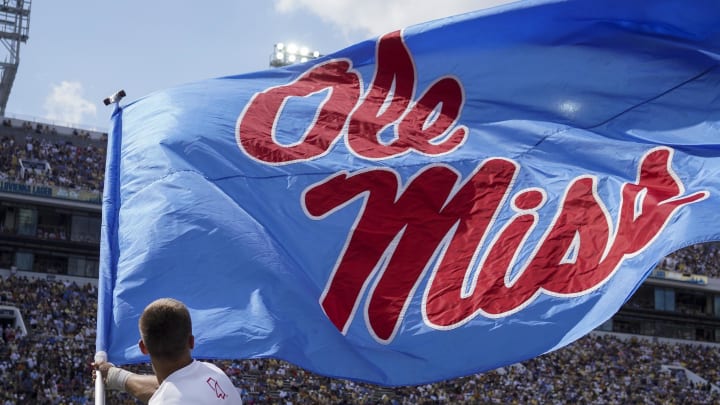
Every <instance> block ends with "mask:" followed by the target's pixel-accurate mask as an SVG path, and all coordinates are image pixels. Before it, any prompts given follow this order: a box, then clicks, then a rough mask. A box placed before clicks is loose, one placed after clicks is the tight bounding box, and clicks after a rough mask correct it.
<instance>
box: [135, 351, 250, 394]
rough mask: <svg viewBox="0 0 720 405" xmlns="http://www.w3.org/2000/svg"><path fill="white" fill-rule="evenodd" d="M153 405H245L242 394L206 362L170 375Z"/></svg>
mask: <svg viewBox="0 0 720 405" xmlns="http://www.w3.org/2000/svg"><path fill="white" fill-rule="evenodd" d="M148 404H149V405H190V404H192V405H204V404H208V405H210V404H223V405H236V404H238V405H239V404H242V400H241V399H240V393H239V392H238V390H237V389H236V388H235V386H234V385H233V384H232V382H231V381H230V378H228V376H227V375H226V374H225V373H224V372H223V371H222V370H220V369H219V368H218V367H217V366H215V365H214V364H210V363H205V362H202V361H197V360H193V362H192V363H190V364H188V365H187V366H185V367H183V368H181V369H180V370H177V371H175V372H174V373H172V374H170V375H169V376H168V377H167V378H166V379H165V381H163V382H162V384H160V387H158V389H157V391H155V394H153V396H152V397H151V398H150V402H148Z"/></svg>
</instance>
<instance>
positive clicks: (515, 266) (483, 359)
mask: <svg viewBox="0 0 720 405" xmlns="http://www.w3.org/2000/svg"><path fill="white" fill-rule="evenodd" d="M719 61H720V2H718V1H717V0H707V1H703V0H690V1H689V0H642V1H641V0H635V1H627V0H582V1H557V2H519V3H515V4H513V5H510V6H506V7H502V8H496V9H492V10H489V11H481V12H476V13H470V14H465V15H461V16H457V17H453V18H448V19H443V20H438V21H434V22H430V23H426V24H421V25H416V26H413V27H409V28H407V29H404V30H402V31H398V32H392V33H388V34H386V35H383V36H381V37H379V38H376V39H374V40H370V41H366V42H362V43H359V44H357V45H354V46H351V47H349V48H347V49H344V50H341V51H339V52H337V53H334V54H332V55H328V56H324V57H322V58H320V59H316V60H313V61H311V62H309V63H305V64H300V65H293V66H289V67H285V68H281V69H274V70H268V71H264V72H258V73H252V74H244V75H239V76H233V77H225V78H219V79H214V80H205V81H201V82H197V83H192V84H187V85H183V86H179V87H176V88H172V89H168V90H165V91H161V92H157V93H154V94H151V95H149V96H147V97H144V98H142V99H139V100H137V101H135V102H132V103H130V104H127V105H125V106H123V107H119V108H118V109H117V110H116V111H115V113H114V114H113V127H112V130H111V133H110V141H109V148H108V153H109V158H108V166H107V174H106V185H105V194H104V206H103V208H104V211H103V215H104V216H103V218H104V222H103V241H102V250H101V263H102V265H101V276H100V297H99V309H98V338H97V348H98V350H105V351H107V353H108V355H109V359H110V361H113V362H116V363H120V364H124V363H133V362H140V361H146V360H147V359H146V358H143V357H142V355H141V353H140V351H139V349H138V347H137V341H138V338H139V334H138V331H137V321H138V318H139V315H140V313H141V312H142V310H143V308H144V307H145V306H146V305H147V304H148V303H150V302H151V301H153V300H155V299H157V298H160V297H174V298H177V299H180V300H182V301H184V302H185V303H186V304H187V306H188V307H189V309H190V311H191V315H192V317H193V322H194V334H195V337H196V349H195V350H194V352H193V353H194V355H195V356H196V357H198V358H261V357H273V358H279V359H284V360H287V361H289V362H291V363H294V364H296V365H299V366H301V367H303V368H305V369H308V370H310V371H313V372H316V373H320V374H323V375H327V376H334V377H344V378H350V379H354V380H359V381H368V382H373V383H379V384H385V385H411V384H420V383H426V382H432V381H438V380H444V379H449V378H454V377H458V376H463V375H468V374H471V373H475V372H480V371H485V370H490V369H494V368H497V367H500V366H503V365H507V364H511V363H515V362H519V361H522V360H525V359H529V358H532V357H535V356H538V355H540V354H543V353H546V352H548V351H551V350H555V349H558V348H560V347H563V346H565V345H567V344H569V343H571V342H573V341H574V340H576V339H578V338H580V337H582V336H583V335H585V334H587V333H588V332H590V331H591V330H593V329H594V328H596V327H597V326H598V325H600V324H602V323H603V322H605V321H607V320H608V319H610V318H611V316H612V315H613V314H614V313H615V312H616V311H617V310H618V309H619V308H620V306H621V305H622V304H623V303H624V302H625V301H626V300H627V299H628V297H630V296H631V295H632V294H633V292H634V291H635V290H636V289H637V288H638V286H639V285H640V284H641V283H642V282H643V280H644V279H645V277H646V276H647V275H648V273H649V272H650V270H651V269H652V268H653V267H654V265H655V263H657V262H658V260H660V259H661V258H662V257H664V256H665V255H667V254H669V253H671V252H673V251H675V250H677V249H679V248H682V247H684V246H687V245H690V244H694V243H700V242H705V241H711V240H718V239H720V231H719V230H720V216H719V215H720V209H718V207H719V206H720V67H719Z"/></svg>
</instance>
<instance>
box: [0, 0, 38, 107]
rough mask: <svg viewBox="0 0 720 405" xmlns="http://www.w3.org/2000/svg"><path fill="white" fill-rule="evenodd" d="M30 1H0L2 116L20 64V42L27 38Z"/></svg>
mask: <svg viewBox="0 0 720 405" xmlns="http://www.w3.org/2000/svg"><path fill="white" fill-rule="evenodd" d="M30 3H31V1H30V0H2V2H0V42H2V44H3V47H2V48H4V49H5V51H6V53H5V58H4V61H3V62H0V68H2V73H0V75H1V76H2V77H1V78H0V116H3V117H4V116H5V107H6V106H7V102H8V99H9V98H10V90H12V86H13V82H14V81H15V74H17V69H18V65H19V64H20V43H24V42H27V40H28V31H29V29H30ZM2 48H0V49H2Z"/></svg>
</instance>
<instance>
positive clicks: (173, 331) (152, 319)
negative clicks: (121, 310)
mask: <svg viewBox="0 0 720 405" xmlns="http://www.w3.org/2000/svg"><path fill="white" fill-rule="evenodd" d="M138 326H139V328H140V337H141V338H142V340H143V342H144V343H145V347H146V348H147V351H148V353H149V354H150V356H152V357H157V358H161V359H174V358H177V357H179V356H181V355H182V354H184V353H185V351H186V350H187V349H188V340H189V338H190V336H191V335H192V321H191V319H190V312H189V311H188V309H187V307H186V306H185V304H183V303H182V302H180V301H178V300H176V299H173V298H160V299H158V300H155V301H153V302H151V303H150V304H149V305H148V306H147V307H145V310H144V311H143V313H142V315H141V316H140V321H139V322H138Z"/></svg>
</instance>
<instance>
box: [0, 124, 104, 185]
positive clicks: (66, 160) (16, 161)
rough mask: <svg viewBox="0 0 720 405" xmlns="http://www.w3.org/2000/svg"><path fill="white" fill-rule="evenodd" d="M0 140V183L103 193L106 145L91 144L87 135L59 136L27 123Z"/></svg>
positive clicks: (6, 132) (54, 132)
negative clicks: (9, 182)
mask: <svg viewBox="0 0 720 405" xmlns="http://www.w3.org/2000/svg"><path fill="white" fill-rule="evenodd" d="M3 126H4V127H5V128H6V129H5V131H4V132H3V135H2V138H0V180H3V181H11V182H16V183H21V184H27V185H45V186H58V187H66V188H69V189H73V190H83V191H89V192H97V193H100V192H102V187H103V178H104V173H105V153H106V150H105V146H104V144H103V142H88V141H87V136H85V134H86V132H77V135H76V136H72V135H71V136H68V135H61V134H58V133H57V131H56V130H55V129H54V127H52V126H48V125H43V124H40V123H37V124H35V125H34V126H33V125H31V124H29V123H26V125H23V126H21V127H20V128H14V129H13V130H10V128H11V124H10V121H9V120H5V121H3Z"/></svg>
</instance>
